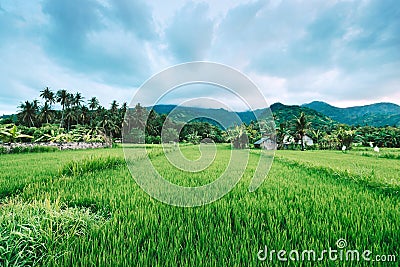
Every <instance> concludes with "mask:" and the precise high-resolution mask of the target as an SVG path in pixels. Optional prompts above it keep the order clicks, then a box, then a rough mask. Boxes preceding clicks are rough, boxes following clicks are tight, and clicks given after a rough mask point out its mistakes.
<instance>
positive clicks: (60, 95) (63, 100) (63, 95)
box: [56, 89, 69, 128]
mask: <svg viewBox="0 0 400 267" xmlns="http://www.w3.org/2000/svg"><path fill="white" fill-rule="evenodd" d="M68 97H69V93H68V92H67V90H65V89H62V90H58V91H57V97H56V101H57V103H60V105H61V107H62V110H61V122H60V128H62V126H63V124H64V112H65V106H66V105H67V102H68Z"/></svg>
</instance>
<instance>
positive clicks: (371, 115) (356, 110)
mask: <svg viewBox="0 0 400 267" xmlns="http://www.w3.org/2000/svg"><path fill="white" fill-rule="evenodd" d="M302 106H303V107H307V108H310V109H313V110H316V111H318V112H321V113H322V114H324V115H326V116H328V117H330V118H332V119H333V120H335V121H338V122H340V123H345V124H349V125H361V126H364V125H370V126H385V125H397V126H399V125H400V106H399V105H396V104H393V103H376V104H371V105H365V106H357V107H349V108H338V107H334V106H332V105H329V104H328V103H325V102H321V101H314V102H311V103H309V104H304V105H302Z"/></svg>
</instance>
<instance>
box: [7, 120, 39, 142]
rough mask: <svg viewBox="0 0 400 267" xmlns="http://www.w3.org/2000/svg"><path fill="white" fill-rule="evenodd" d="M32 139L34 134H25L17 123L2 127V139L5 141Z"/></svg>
mask: <svg viewBox="0 0 400 267" xmlns="http://www.w3.org/2000/svg"><path fill="white" fill-rule="evenodd" d="M23 138H25V139H32V138H33V136H30V135H27V134H23V133H22V131H21V130H20V129H18V127H17V126H16V125H15V124H9V125H5V126H2V127H0V140H1V141H2V142H3V143H14V142H16V141H19V140H21V139H23Z"/></svg>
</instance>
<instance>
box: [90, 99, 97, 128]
mask: <svg viewBox="0 0 400 267" xmlns="http://www.w3.org/2000/svg"><path fill="white" fill-rule="evenodd" d="M88 104H89V108H90V110H91V112H90V125H91V126H93V116H94V110H95V109H97V108H98V107H99V100H98V99H97V98H96V97H92V98H91V99H90V100H89V101H88Z"/></svg>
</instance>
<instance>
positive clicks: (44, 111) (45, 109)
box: [39, 101, 53, 123]
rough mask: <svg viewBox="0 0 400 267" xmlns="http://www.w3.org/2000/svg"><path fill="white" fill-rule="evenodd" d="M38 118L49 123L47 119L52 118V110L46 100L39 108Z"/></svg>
mask: <svg viewBox="0 0 400 267" xmlns="http://www.w3.org/2000/svg"><path fill="white" fill-rule="evenodd" d="M39 119H40V120H41V121H42V122H44V121H46V123H49V121H51V120H52V119H53V111H52V110H51V106H50V104H49V103H48V102H47V101H46V102H44V105H43V106H42V108H41V109H40V113H39Z"/></svg>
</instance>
